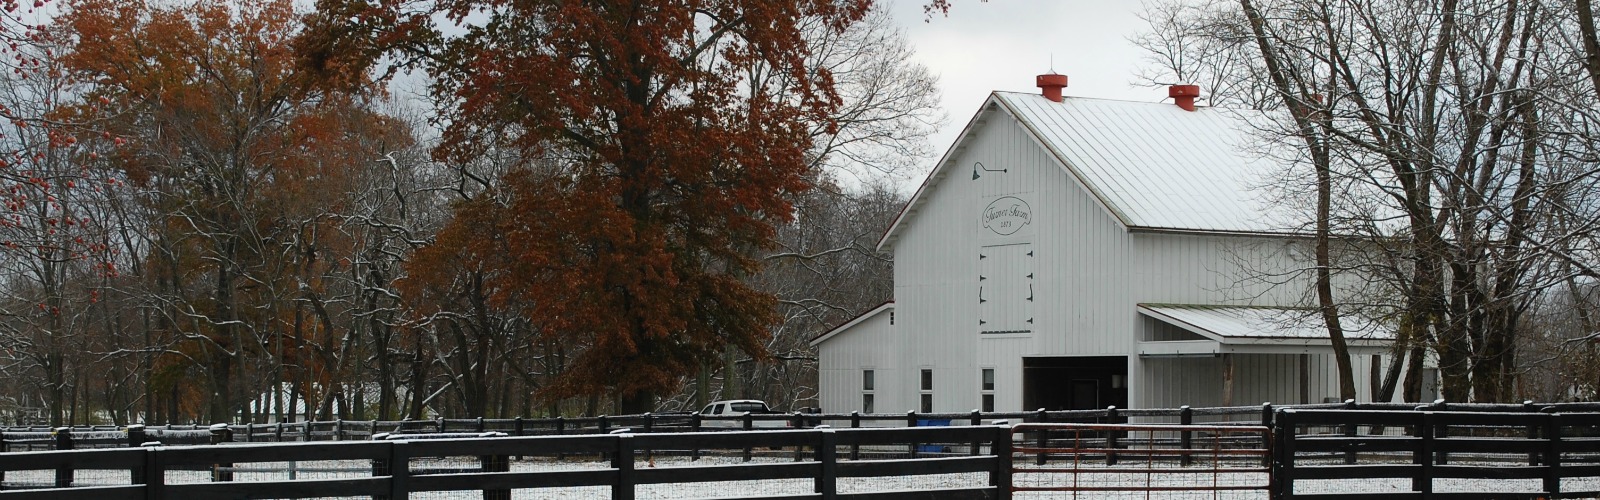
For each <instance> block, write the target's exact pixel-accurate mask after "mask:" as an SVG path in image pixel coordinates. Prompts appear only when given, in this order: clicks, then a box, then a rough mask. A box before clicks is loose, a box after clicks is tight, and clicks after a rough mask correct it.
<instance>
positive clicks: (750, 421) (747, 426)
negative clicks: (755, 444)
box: [730, 407, 756, 462]
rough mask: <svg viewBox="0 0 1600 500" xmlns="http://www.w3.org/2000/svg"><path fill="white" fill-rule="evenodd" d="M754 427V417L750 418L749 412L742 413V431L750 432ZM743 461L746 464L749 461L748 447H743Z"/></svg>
mask: <svg viewBox="0 0 1600 500" xmlns="http://www.w3.org/2000/svg"><path fill="white" fill-rule="evenodd" d="M730 409H731V407H730ZM755 427H756V419H755V417H753V416H751V415H750V412H744V430H745V432H750V430H751V429H755ZM744 461H746V462H749V461H750V447H749V446H746V447H744Z"/></svg>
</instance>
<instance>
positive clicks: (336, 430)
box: [333, 418, 344, 441]
mask: <svg viewBox="0 0 1600 500" xmlns="http://www.w3.org/2000/svg"><path fill="white" fill-rule="evenodd" d="M333 440H334V441H344V419H342V418H336V419H333Z"/></svg>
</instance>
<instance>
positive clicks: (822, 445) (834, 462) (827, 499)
mask: <svg viewBox="0 0 1600 500" xmlns="http://www.w3.org/2000/svg"><path fill="white" fill-rule="evenodd" d="M837 442H838V436H835V435H834V434H833V429H822V430H821V431H820V432H818V433H817V453H816V455H817V457H816V458H817V461H818V462H821V463H822V473H821V474H817V493H819V494H821V495H822V500H833V499H834V498H837V497H838V495H839V457H838V456H837V452H838V450H836V449H835V447H836V446H837Z"/></svg>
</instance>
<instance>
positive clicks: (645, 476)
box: [0, 426, 1011, 500]
mask: <svg viewBox="0 0 1600 500" xmlns="http://www.w3.org/2000/svg"><path fill="white" fill-rule="evenodd" d="M1009 438H1010V428H1009V427H1005V426H979V427H970V426H968V427H942V428H937V427H926V428H911V429H905V428H875V429H839V430H834V429H827V428H824V429H810V430H786V431H770V432H729V433H720V432H719V433H670V434H637V435H636V434H631V433H622V434H611V435H587V436H551V437H503V438H487V439H486V438H470V439H423V440H380V441H366V442H347V443H267V444H237V445H229V446H204V447H199V446H197V447H171V448H167V447H150V448H126V449H109V450H70V451H44V452H35V453H10V454H0V471H17V470H48V469H58V473H57V475H56V478H55V480H56V484H54V485H46V486H53V487H54V488H53V489H40V490H17V491H0V499H29V500H34V499H47V498H106V499H130V500H131V499H139V500H167V499H171V500H180V499H211V498H286V497H296V496H316V497H325V496H360V497H369V498H373V499H375V500H378V499H383V500H403V499H405V498H408V497H409V495H410V494H412V493H418V492H431V491H463V490H466V491H473V490H481V491H483V496H484V498H486V499H506V498H510V492H511V490H513V489H529V488H555V487H559V488H567V489H571V488H584V487H599V488H601V489H603V490H605V491H608V492H609V494H610V497H611V498H613V499H618V500H627V499H631V498H634V495H635V489H636V488H637V487H642V486H647V485H663V484H664V485H678V484H683V483H706V482H717V481H735V480H739V481H749V480H803V481H807V482H810V483H811V487H809V488H807V489H808V490H810V491H808V492H806V493H803V494H799V495H792V496H793V497H794V498H818V499H834V498H855V499H873V498H894V497H896V496H904V495H906V494H908V493H907V492H906V491H900V492H895V491H877V492H841V491H840V487H839V483H840V479H841V478H877V477H896V476H905V475H937V474H969V475H970V474H978V475H980V476H983V477H986V479H983V480H981V481H978V482H976V483H972V484H965V485H955V486H939V487H934V488H919V489H918V490H917V491H916V493H915V494H916V495H917V496H919V497H930V496H931V497H939V498H1000V496H1001V495H1000V494H999V493H998V492H999V491H1001V489H1003V488H1005V487H1007V485H1008V484H1009V483H1008V482H1009V472H1010V471H1009V465H1010V461H1009V460H1006V459H1003V458H1002V457H1010V455H1011V453H1010V448H1009V446H1010V440H1009ZM910 443H940V444H941V446H942V447H944V448H948V449H949V451H944V452H940V453H922V454H921V455H920V456H898V457H888V458H867V459H859V460H849V459H848V458H846V457H845V456H842V455H843V454H842V453H839V451H840V450H844V449H851V448H856V447H865V448H869V449H873V448H877V449H890V450H903V449H906V448H905V447H906V446H908V445H909V444H910ZM742 448H794V449H795V450H796V453H795V455H794V460H793V461H789V460H778V461H759V462H753V463H744V464H740V465H737V466H730V465H727V464H708V465H695V462H692V461H691V462H689V463H690V465H682V466H672V467H659V468H657V467H652V466H645V467H640V466H639V464H641V463H642V464H648V465H653V463H652V462H651V461H650V459H647V458H645V456H646V455H648V454H650V453H656V454H665V453H668V452H672V451H680V452H691V450H692V453H694V454H695V456H698V454H699V453H701V452H702V451H704V450H738V449H742ZM802 449H809V450H810V452H809V453H806V454H804V455H802V454H801V453H800V451H801V450H802ZM572 454H594V455H602V456H604V457H605V465H606V466H605V467H600V468H589V469H570V468H562V467H554V468H548V469H544V470H533V471H511V470H510V468H509V467H507V466H506V465H507V464H508V462H509V457H512V456H528V455H535V456H546V457H548V456H556V455H572ZM425 457H474V458H476V459H478V460H480V464H481V465H479V466H477V467H472V468H466V469H460V468H458V469H453V470H450V471H448V472H447V473H438V472H436V471H431V470H428V469H426V468H425V467H419V466H418V465H417V463H418V460H420V459H422V458H425ZM306 461H322V462H326V461H343V462H345V463H350V462H355V463H361V464H367V465H365V466H363V467H364V468H363V469H361V471H360V472H363V474H362V476H363V477H343V478H333V479H301V480H292V481H281V480H273V481H242V480H236V479H237V478H236V477H235V476H234V475H233V472H232V471H237V470H240V469H241V468H240V467H237V464H246V463H282V462H306ZM196 469H209V470H210V471H212V476H211V481H209V482H186V483H171V482H169V481H168V472H169V471H172V470H185V471H188V470H196ZM84 470H116V471H127V474H128V477H129V478H130V481H129V482H130V483H132V484H127V485H109V486H108V485H94V486H88V487H74V484H75V483H76V481H75V479H74V473H75V472H77V471H84ZM709 496H717V497H723V498H738V497H741V496H742V497H745V498H766V497H769V496H770V492H765V491H721V492H718V493H717V494H715V495H709ZM787 496H791V495H786V497H787Z"/></svg>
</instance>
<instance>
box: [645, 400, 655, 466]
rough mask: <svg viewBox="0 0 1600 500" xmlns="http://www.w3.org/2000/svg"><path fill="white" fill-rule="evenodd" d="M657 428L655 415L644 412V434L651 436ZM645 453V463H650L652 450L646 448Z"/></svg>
mask: <svg viewBox="0 0 1600 500" xmlns="http://www.w3.org/2000/svg"><path fill="white" fill-rule="evenodd" d="M655 427H656V417H655V415H652V414H651V413H650V412H648V411H647V412H644V433H645V434H649V433H652V432H655ZM643 451H644V461H646V462H649V461H650V460H651V458H650V449H649V448H645V449H644V450H643Z"/></svg>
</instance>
